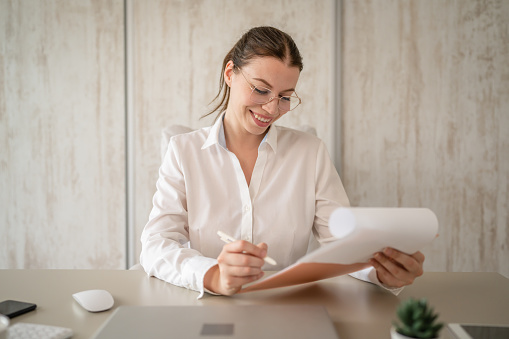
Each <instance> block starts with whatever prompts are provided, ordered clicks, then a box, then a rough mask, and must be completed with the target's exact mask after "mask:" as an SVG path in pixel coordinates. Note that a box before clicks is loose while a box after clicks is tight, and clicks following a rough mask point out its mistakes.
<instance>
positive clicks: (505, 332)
mask: <svg viewBox="0 0 509 339" xmlns="http://www.w3.org/2000/svg"><path fill="white" fill-rule="evenodd" d="M447 327H448V328H449V332H450V333H451V334H453V335H454V338H457V339H483V338H490V339H507V338H509V326H495V325H467V324H449V325H447Z"/></svg>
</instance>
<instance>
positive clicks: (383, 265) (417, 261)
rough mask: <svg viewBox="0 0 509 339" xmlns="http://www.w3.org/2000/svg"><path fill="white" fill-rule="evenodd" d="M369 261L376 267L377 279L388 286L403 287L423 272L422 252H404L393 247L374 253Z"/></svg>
mask: <svg viewBox="0 0 509 339" xmlns="http://www.w3.org/2000/svg"><path fill="white" fill-rule="evenodd" d="M369 263H370V264H371V265H373V267H374V268H375V269H376V274H377V277H378V280H380V282H381V283H382V284H384V285H386V286H388V287H403V286H406V285H410V284H412V283H413V282H414V280H415V278H417V277H419V276H421V275H422V273H423V269H422V264H423V263H424V254H422V253H421V252H416V253H414V254H412V255H408V254H405V253H403V252H400V251H397V250H395V249H393V248H386V249H384V250H383V251H382V252H378V253H375V255H374V256H373V258H372V259H370V260H369Z"/></svg>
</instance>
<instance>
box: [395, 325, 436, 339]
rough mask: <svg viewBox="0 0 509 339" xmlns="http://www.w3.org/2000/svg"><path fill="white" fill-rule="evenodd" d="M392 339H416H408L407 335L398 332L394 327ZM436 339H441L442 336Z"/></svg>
mask: <svg viewBox="0 0 509 339" xmlns="http://www.w3.org/2000/svg"><path fill="white" fill-rule="evenodd" d="M391 339H415V338H413V337H407V336H406V335H403V334H401V333H398V332H396V329H395V328H394V326H392V327H391ZM434 339H440V336H438V337H436V338H434Z"/></svg>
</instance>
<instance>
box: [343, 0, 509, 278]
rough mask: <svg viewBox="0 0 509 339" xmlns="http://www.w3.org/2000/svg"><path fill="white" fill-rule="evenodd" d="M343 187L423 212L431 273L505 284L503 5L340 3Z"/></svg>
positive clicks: (507, 75) (507, 19)
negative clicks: (428, 224) (431, 215)
mask: <svg viewBox="0 0 509 339" xmlns="http://www.w3.org/2000/svg"><path fill="white" fill-rule="evenodd" d="M342 20H343V28H342V29H343V42H342V48H343V62H342V72H343V76H342V82H343V92H342V94H343V105H342V110H343V133H344V144H343V152H344V153H343V181H344V183H345V186H346V190H347V193H348V194H349V196H350V198H351V200H352V203H353V204H354V205H360V206H423V207H429V208H431V209H432V210H433V211H435V213H436V214H437V216H438V219H439V222H440V226H441V230H440V237H439V238H438V239H437V240H436V241H435V242H434V244H433V245H432V246H431V247H430V248H428V249H427V250H426V251H425V254H427V261H426V268H427V269H428V270H435V271H497V272H500V273H502V274H504V275H505V276H507V277H509V213H508V206H509V26H508V23H509V2H508V1H504V0H499V1H474V0H469V1H464V0H461V1H442V0H434V1H403V0H401V1H358V0H355V1H353V0H352V1H349V0H347V1H344V2H343V17H342Z"/></svg>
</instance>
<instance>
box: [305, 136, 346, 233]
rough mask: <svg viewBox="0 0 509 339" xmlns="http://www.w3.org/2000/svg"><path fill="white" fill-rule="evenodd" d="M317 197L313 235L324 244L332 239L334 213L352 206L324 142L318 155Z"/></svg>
mask: <svg viewBox="0 0 509 339" xmlns="http://www.w3.org/2000/svg"><path fill="white" fill-rule="evenodd" d="M315 197H316V198H315V220H314V225H313V233H314V235H315V237H316V239H317V240H318V241H319V242H322V241H325V240H327V239H328V238H330V237H332V235H331V233H330V231H329V217H330V215H331V214H332V212H333V211H334V210H335V209H337V208H338V207H342V206H343V207H345V206H350V202H349V200H348V196H347V195H346V192H345V189H344V187H343V183H342V182H341V179H340V178H339V175H338V172H337V171H336V168H335V167H334V164H333V163H332V161H331V159H330V156H329V153H328V152H327V148H326V147H325V144H324V143H323V142H322V141H320V143H319V146H318V151H317V155H316V171H315Z"/></svg>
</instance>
